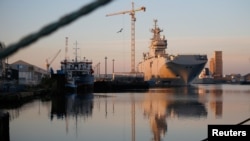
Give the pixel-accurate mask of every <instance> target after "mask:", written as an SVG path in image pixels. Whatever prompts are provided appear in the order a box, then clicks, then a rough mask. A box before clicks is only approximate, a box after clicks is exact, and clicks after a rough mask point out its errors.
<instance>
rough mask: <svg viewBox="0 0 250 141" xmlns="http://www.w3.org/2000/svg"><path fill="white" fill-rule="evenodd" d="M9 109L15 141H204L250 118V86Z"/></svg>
mask: <svg viewBox="0 0 250 141" xmlns="http://www.w3.org/2000/svg"><path fill="white" fill-rule="evenodd" d="M5 110H6V111H8V112H9V113H10V116H11V119H10V140H11V141H44V140H51V141H52V140H53V141H69V140H70V141H78V140H79V141H83V140H84V141H111V140H112V141H115V140H117V141H151V140H154V141H182V140H183V141H196V140H197V141H200V140H202V139H205V138H207V125H208V124H237V123H239V122H241V121H243V120H245V119H247V118H249V117H250V87H249V85H226V84H224V85H193V86H190V87H175V88H154V89H153V88H152V89H149V90H148V91H139V92H138V91H137V92H123V93H93V94H89V95H84V96H82V95H76V94H70V95H66V96H65V97H52V98H51V99H49V100H42V99H36V100H33V101H31V102H29V103H26V104H24V105H22V106H20V107H16V108H12V109H5ZM246 124H250V123H249V122H248V123H246Z"/></svg>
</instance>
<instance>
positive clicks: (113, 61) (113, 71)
mask: <svg viewBox="0 0 250 141" xmlns="http://www.w3.org/2000/svg"><path fill="white" fill-rule="evenodd" d="M112 61H113V74H114V72H115V63H114V62H115V59H113V60H112Z"/></svg>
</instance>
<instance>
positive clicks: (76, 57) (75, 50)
mask: <svg viewBox="0 0 250 141" xmlns="http://www.w3.org/2000/svg"><path fill="white" fill-rule="evenodd" d="M75 45H76V47H75V48H74V49H75V62H77V49H79V48H77V41H76V43H75Z"/></svg>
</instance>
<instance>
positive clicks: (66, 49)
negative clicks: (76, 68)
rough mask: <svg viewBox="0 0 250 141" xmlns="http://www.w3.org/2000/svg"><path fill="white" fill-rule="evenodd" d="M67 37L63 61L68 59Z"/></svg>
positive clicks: (66, 38)
mask: <svg viewBox="0 0 250 141" xmlns="http://www.w3.org/2000/svg"><path fill="white" fill-rule="evenodd" d="M67 55H68V37H65V60H67V59H68V56H67Z"/></svg>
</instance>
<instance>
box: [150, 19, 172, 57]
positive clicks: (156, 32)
mask: <svg viewBox="0 0 250 141" xmlns="http://www.w3.org/2000/svg"><path fill="white" fill-rule="evenodd" d="M151 32H152V33H153V37H152V38H151V40H152V41H151V46H150V56H152V57H156V56H162V55H165V54H166V52H165V50H166V48H167V45H168V43H167V39H165V36H163V37H161V34H160V33H161V32H163V30H162V29H160V28H159V27H158V26H157V20H156V19H155V20H154V28H153V29H151Z"/></svg>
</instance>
